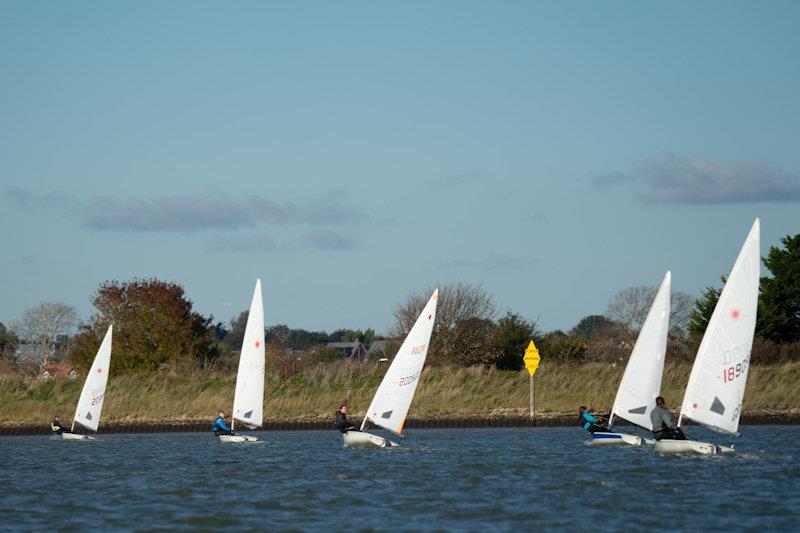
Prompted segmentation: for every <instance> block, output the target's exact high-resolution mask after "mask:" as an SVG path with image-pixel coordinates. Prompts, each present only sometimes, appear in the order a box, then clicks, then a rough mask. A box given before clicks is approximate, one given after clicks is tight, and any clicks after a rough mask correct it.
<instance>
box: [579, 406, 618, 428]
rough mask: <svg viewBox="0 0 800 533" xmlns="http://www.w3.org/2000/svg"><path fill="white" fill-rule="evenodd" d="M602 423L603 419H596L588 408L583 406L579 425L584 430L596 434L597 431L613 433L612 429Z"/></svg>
mask: <svg viewBox="0 0 800 533" xmlns="http://www.w3.org/2000/svg"><path fill="white" fill-rule="evenodd" d="M602 422H603V419H602V418H597V417H595V416H594V415H592V413H590V412H589V410H588V409H587V408H586V406H585V405H581V409H580V415H579V417H578V424H580V425H581V427H582V428H583V429H585V430H586V431H588V432H589V433H595V432H597V431H605V432H609V431H611V430H610V429H608V428H607V427H605V426H604V425H603V424H602Z"/></svg>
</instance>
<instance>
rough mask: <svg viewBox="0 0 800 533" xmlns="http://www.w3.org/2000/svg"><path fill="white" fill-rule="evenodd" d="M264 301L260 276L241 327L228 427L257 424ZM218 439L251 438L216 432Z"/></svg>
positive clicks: (261, 409) (260, 417) (260, 402)
mask: <svg viewBox="0 0 800 533" xmlns="http://www.w3.org/2000/svg"><path fill="white" fill-rule="evenodd" d="M264 355H265V351H264V304H263V303H262V301H261V280H260V279H258V280H256V288H255V290H254V291H253V299H252V301H251V302H250V313H249V314H248V315H247V325H246V326H245V328H244V339H242V351H241V354H240V355H239V370H238V372H237V374H236V393H235V395H234V397H233V417H232V418H231V429H232V430H233V429H235V425H236V422H237V421H238V422H241V423H242V424H244V425H245V426H246V427H248V428H249V429H255V428H257V427H260V426H261V424H262V422H263V414H264ZM218 438H219V440H220V441H222V442H255V441H257V440H258V438H257V437H253V436H251V435H240V434H235V435H219V436H218Z"/></svg>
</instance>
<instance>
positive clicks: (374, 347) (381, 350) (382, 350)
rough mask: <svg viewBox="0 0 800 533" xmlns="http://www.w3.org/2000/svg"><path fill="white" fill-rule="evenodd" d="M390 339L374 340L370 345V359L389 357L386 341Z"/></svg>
mask: <svg viewBox="0 0 800 533" xmlns="http://www.w3.org/2000/svg"><path fill="white" fill-rule="evenodd" d="M387 342H388V341H372V343H371V344H370V345H369V350H367V355H368V356H369V358H370V360H378V359H382V358H384V357H389V354H388V353H386V343H387Z"/></svg>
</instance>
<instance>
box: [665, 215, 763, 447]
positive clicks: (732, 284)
mask: <svg viewBox="0 0 800 533" xmlns="http://www.w3.org/2000/svg"><path fill="white" fill-rule="evenodd" d="M759 241H760V223H759V219H756V220H755V222H753V226H752V228H751V229H750V233H749V234H748V235H747V239H746V240H745V242H744V245H743V246H742V249H741V251H740V252H739V255H738V257H737V258H736V262H735V263H734V265H733V269H732V270H731V273H730V276H728V280H727V282H726V283H725V287H724V288H723V289H722V293H721V294H720V297H719V300H718V301H717V305H716V307H715V308H714V312H713V313H712V314H711V319H710V320H709V322H708V326H707V327H706V332H705V334H704V335H703V340H702V341H701V342H700V348H699V349H698V350H697V357H696V358H695V362H694V366H693V367H692V373H691V375H690V376H689V384H688V386H687V387H686V394H685V395H684V397H683V404H682V405H681V418H682V419H683V418H689V419H691V420H694V421H695V422H697V423H699V424H702V425H704V426H706V427H708V428H709V429H712V430H714V431H718V432H721V433H728V434H734V435H735V434H737V430H738V428H739V417H740V416H741V411H742V400H743V398H744V390H745V386H746V385H747V374H748V370H749V367H750V352H751V350H752V347H753V336H754V335H755V327H756V312H757V309H758V285H759V277H760V271H761V255H760V251H759Z"/></svg>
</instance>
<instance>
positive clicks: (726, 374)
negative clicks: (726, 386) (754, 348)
mask: <svg viewBox="0 0 800 533" xmlns="http://www.w3.org/2000/svg"><path fill="white" fill-rule="evenodd" d="M745 370H747V361H743V362H741V363H739V364H737V365H736V366H729V367H726V368H723V369H722V382H723V383H729V382H731V381H733V380H734V379H736V378H738V377H739V376H743V375H744V373H745Z"/></svg>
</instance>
